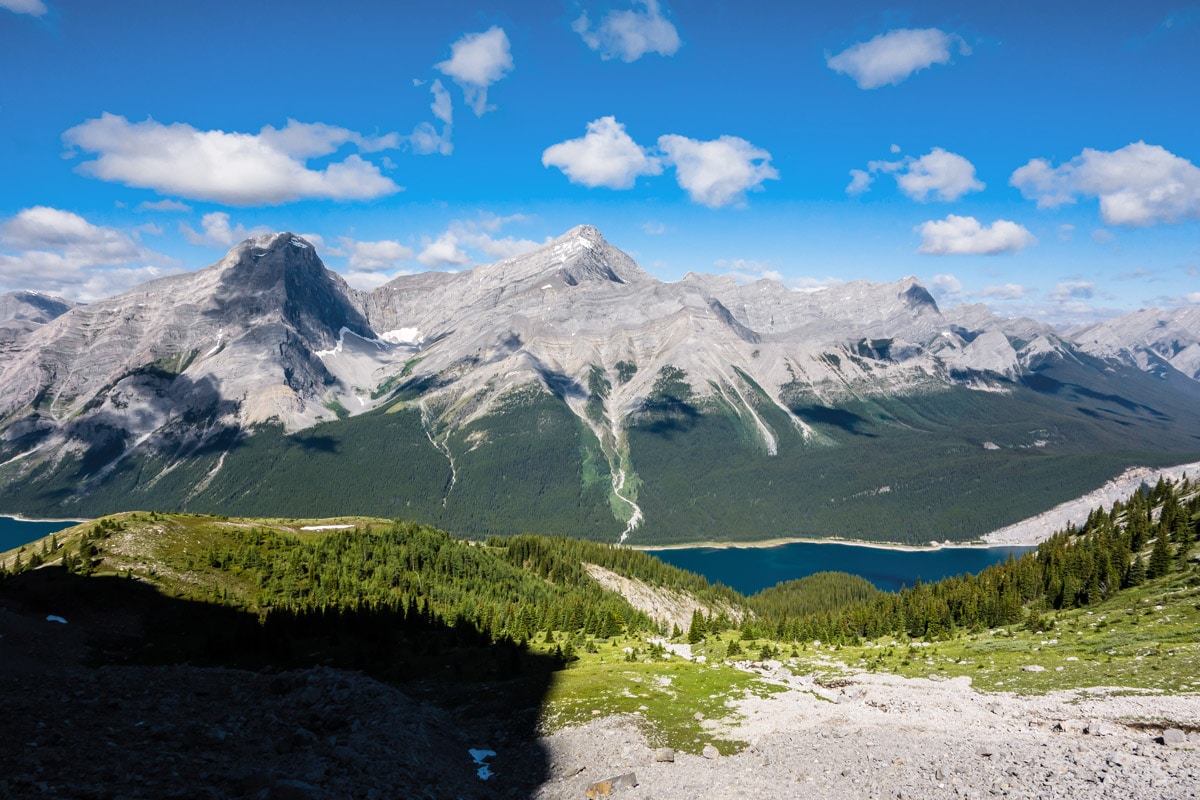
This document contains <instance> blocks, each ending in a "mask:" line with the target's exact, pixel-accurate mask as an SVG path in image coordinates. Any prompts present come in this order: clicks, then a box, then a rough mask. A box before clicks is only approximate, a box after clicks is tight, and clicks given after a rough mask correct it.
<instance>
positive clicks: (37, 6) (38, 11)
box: [0, 0, 50, 17]
mask: <svg viewBox="0 0 1200 800" xmlns="http://www.w3.org/2000/svg"><path fill="white" fill-rule="evenodd" d="M0 8H6V9H8V10H9V11H13V12H15V13H17V14H29V15H30V16H34V17H40V16H42V15H43V14H45V13H46V12H47V11H49V10H50V9H48V8H46V4H45V3H43V2H42V0H0Z"/></svg>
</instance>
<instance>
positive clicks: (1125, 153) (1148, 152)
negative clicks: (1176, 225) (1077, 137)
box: [1009, 141, 1200, 225]
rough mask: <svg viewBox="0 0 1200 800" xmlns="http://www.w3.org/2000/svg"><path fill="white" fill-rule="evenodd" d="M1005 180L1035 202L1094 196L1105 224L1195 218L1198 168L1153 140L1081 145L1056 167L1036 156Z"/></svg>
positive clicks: (1045, 204) (1199, 207) (1050, 204)
mask: <svg viewBox="0 0 1200 800" xmlns="http://www.w3.org/2000/svg"><path fill="white" fill-rule="evenodd" d="M1009 183H1010V184H1011V185H1013V186H1015V187H1017V188H1018V189H1020V190H1021V193H1022V194H1023V195H1025V197H1027V198H1029V199H1031V200H1037V204H1038V208H1054V207H1056V206H1060V205H1063V204H1064V203H1074V202H1075V201H1076V198H1077V197H1078V196H1086V197H1097V198H1099V200H1100V216H1101V218H1102V219H1103V220H1104V222H1105V224H1107V225H1155V224H1159V223H1173V222H1181V221H1183V220H1186V219H1193V218H1200V168H1197V167H1196V165H1195V164H1193V163H1192V162H1190V161H1188V160H1187V159H1185V158H1180V157H1179V156H1177V155H1175V154H1173V153H1171V152H1169V151H1167V150H1165V149H1164V148H1162V147H1159V146H1158V145H1149V144H1146V143H1145V142H1141V141H1139V142H1134V143H1132V144H1128V145H1126V146H1125V147H1122V148H1121V149H1119V150H1113V151H1105V150H1093V149H1091V148H1085V149H1084V150H1083V152H1082V153H1080V154H1079V155H1078V156H1076V157H1075V158H1073V159H1071V160H1070V161H1069V162H1067V163H1065V164H1061V165H1059V166H1058V167H1053V166H1051V165H1050V162H1049V161H1046V160H1045V159H1041V158H1035V159H1033V160H1031V161H1030V162H1029V163H1028V164H1026V165H1025V166H1023V167H1020V168H1019V169H1017V170H1016V171H1015V172H1013V174H1012V179H1011V180H1010V181H1009Z"/></svg>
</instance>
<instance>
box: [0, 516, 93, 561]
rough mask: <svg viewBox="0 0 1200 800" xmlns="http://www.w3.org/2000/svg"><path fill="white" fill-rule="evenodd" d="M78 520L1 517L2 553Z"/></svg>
mask: <svg viewBox="0 0 1200 800" xmlns="http://www.w3.org/2000/svg"><path fill="white" fill-rule="evenodd" d="M77 524H78V523H77V522H71V521H70V520H68V521H66V522H42V521H40V520H39V521H36V522H30V521H26V520H22V519H13V518H12V517H0V553H3V552H4V551H5V550H12V549H13V548H14V547H20V546H21V545H23V544H28V543H29V542H32V541H34V540H35V539H40V538H42V537H43V536H49V535H50V534H52V533H55V532H57V531H61V530H63V529H64V528H69V527H71V526H72V525H77Z"/></svg>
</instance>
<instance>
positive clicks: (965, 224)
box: [915, 214, 1037, 256]
mask: <svg viewBox="0 0 1200 800" xmlns="http://www.w3.org/2000/svg"><path fill="white" fill-rule="evenodd" d="M915 230H916V231H918V232H919V233H920V234H921V246H920V247H918V248H917V252H918V253H925V254H927V255H935V256H945V255H995V254H997V253H1013V252H1016V251H1018V250H1021V249H1023V248H1025V247H1028V246H1029V245H1033V244H1037V239H1036V238H1035V237H1034V235H1033V234H1032V233H1030V232H1029V230H1028V229H1026V228H1024V227H1022V226H1021V225H1018V224H1017V223H1015V222H1010V221H1009V220H1006V219H998V220H996V221H995V222H993V223H992V224H991V225H989V226H984V225H981V224H980V222H979V220H977V219H975V218H974V217H960V216H958V215H956V214H950V215H948V216H947V217H946V218H945V219H943V220H930V221H929V222H925V223H923V224H921V225H918V226H917V227H916V228H915Z"/></svg>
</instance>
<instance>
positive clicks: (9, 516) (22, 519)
mask: <svg viewBox="0 0 1200 800" xmlns="http://www.w3.org/2000/svg"><path fill="white" fill-rule="evenodd" d="M0 518H3V519H11V520H13V521H14V522H70V523H73V524H75V525H85V524H87V523H89V522H92V521H93V520H90V519H54V518H50V519H43V518H41V517H37V518H34V517H26V516H24V515H23V514H0Z"/></svg>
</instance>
